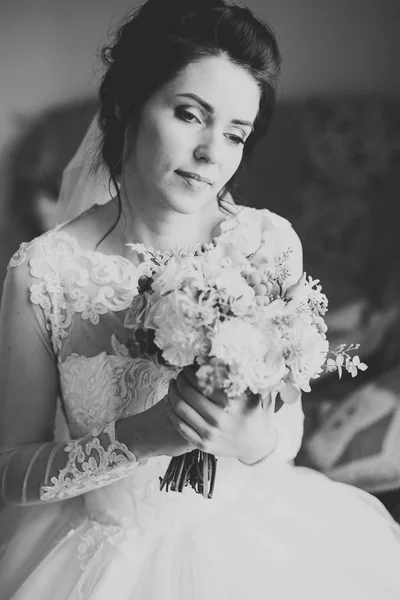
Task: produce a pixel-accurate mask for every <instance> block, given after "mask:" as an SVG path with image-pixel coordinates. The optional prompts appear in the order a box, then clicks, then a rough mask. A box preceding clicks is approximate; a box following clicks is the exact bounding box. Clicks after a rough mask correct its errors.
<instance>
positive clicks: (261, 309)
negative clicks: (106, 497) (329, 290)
mask: <svg viewBox="0 0 400 600" xmlns="http://www.w3.org/2000/svg"><path fill="white" fill-rule="evenodd" d="M133 248H134V249H135V250H137V251H139V252H142V253H144V254H148V255H149V258H150V261H149V264H150V268H149V271H148V275H144V276H142V277H141V278H140V279H139V283H138V291H139V293H138V295H137V296H135V297H134V299H133V301H132V303H131V306H130V308H129V310H128V312H127V315H126V319H125V326H126V327H127V328H129V329H131V330H132V336H131V339H130V340H129V343H128V346H129V349H130V352H131V354H132V355H133V356H137V355H139V354H144V353H145V354H146V353H147V354H150V355H151V354H158V356H159V358H160V360H161V361H163V362H164V364H168V365H172V366H174V367H178V368H183V367H185V366H188V365H195V367H196V375H197V378H198V382H199V385H200V386H201V388H202V390H203V392H204V394H205V395H210V394H212V393H213V392H214V390H217V389H222V390H224V392H225V394H226V396H227V401H228V402H230V403H233V402H235V401H240V399H243V397H244V396H245V395H246V394H255V395H257V396H258V398H259V400H260V402H262V403H264V402H271V401H272V402H274V401H275V399H276V397H277V395H278V394H279V396H280V398H281V400H282V401H283V402H288V403H290V402H294V401H295V400H296V399H297V398H298V397H299V396H300V393H301V391H304V392H307V391H310V381H311V380H312V379H314V378H316V377H318V376H319V375H320V374H321V373H322V372H323V370H326V371H333V370H339V376H340V375H341V372H342V370H343V369H345V370H347V371H348V372H350V373H351V375H352V376H355V375H356V374H357V372H358V369H360V370H364V369H366V368H367V367H366V365H364V364H363V363H361V362H360V359H359V357H358V356H351V355H350V352H352V351H354V350H356V349H357V347H358V345H351V346H349V347H345V346H344V345H343V346H340V347H338V348H337V349H335V350H334V351H329V345H328V341H327V338H326V330H327V327H326V325H325V322H324V320H323V315H324V314H325V312H326V310H327V305H328V301H327V298H326V296H325V295H324V294H323V293H322V291H321V286H320V285H319V282H318V280H317V281H314V280H312V279H311V277H306V275H305V274H304V275H303V276H302V277H301V279H300V280H299V281H297V283H295V284H294V285H286V281H287V280H288V277H289V272H288V267H287V261H288V257H289V252H290V251H287V253H285V254H284V255H283V256H280V257H268V256H266V255H265V253H264V254H263V249H262V247H261V248H260V249H259V250H258V251H257V252H256V253H255V254H253V255H250V256H245V255H244V253H243V252H241V250H240V249H239V248H238V247H236V246H235V245H234V244H232V243H228V242H224V241H223V240H217V241H215V242H213V243H211V244H208V245H202V246H201V247H200V248H198V249H197V250H196V251H195V252H192V253H191V254H190V255H189V256H188V255H183V254H179V253H173V252H167V253H149V252H147V251H146V250H145V249H144V247H143V246H141V245H140V244H136V245H134V246H133ZM215 474H216V459H215V457H214V456H212V455H209V454H207V453H204V452H201V451H200V450H196V451H193V452H190V453H187V454H185V455H182V456H180V457H174V458H172V459H171V462H170V465H169V467H168V469H167V472H166V474H165V476H164V478H162V479H161V489H163V488H164V487H166V489H167V491H168V489H169V488H170V489H171V490H174V491H182V490H183V488H184V486H185V485H187V484H190V485H192V487H193V488H194V489H195V490H196V491H197V492H199V493H201V494H203V496H205V497H209V498H210V497H212V493H213V488H214V482H215Z"/></svg>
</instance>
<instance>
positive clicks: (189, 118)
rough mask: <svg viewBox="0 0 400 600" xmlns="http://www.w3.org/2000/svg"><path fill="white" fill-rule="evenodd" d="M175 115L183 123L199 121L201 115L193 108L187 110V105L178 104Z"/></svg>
mask: <svg viewBox="0 0 400 600" xmlns="http://www.w3.org/2000/svg"><path fill="white" fill-rule="evenodd" d="M175 115H176V116H177V117H178V119H180V120H181V121H185V123H201V116H200V115H198V114H196V111H195V110H194V109H190V110H189V108H188V107H187V106H178V108H177V109H176V110H175Z"/></svg>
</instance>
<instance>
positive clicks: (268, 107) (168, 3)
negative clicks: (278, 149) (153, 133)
mask: <svg viewBox="0 0 400 600" xmlns="http://www.w3.org/2000/svg"><path fill="white" fill-rule="evenodd" d="M219 55H226V56H227V58H228V59H229V60H231V61H232V62H233V63H234V64H236V65H238V66H240V67H242V68H244V69H245V70H246V71H248V72H249V73H250V74H251V75H252V76H253V77H254V79H255V80H256V81H257V83H258V86H259V88H260V92H261V98H260V106H259V112H258V115H257V118H256V121H255V124H254V125H255V126H254V131H253V132H252V133H251V135H250V136H249V138H248V139H247V141H246V144H245V146H244V158H248V157H249V156H250V155H251V153H252V151H253V149H254V146H255V144H256V143H257V141H258V140H259V139H260V137H262V136H263V135H264V134H265V133H266V131H267V129H268V126H269V124H270V122H271V118H272V114H273V110H274V104H275V95H276V84H277V79H278V76H279V72H280V54H279V50H278V46H277V42H276V39H275V36H274V34H273V32H272V31H271V29H270V28H269V27H268V26H267V25H266V24H265V23H263V22H262V21H261V20H259V19H257V18H256V17H255V16H254V15H253V14H252V12H251V11H250V10H249V9H248V8H242V7H239V6H227V5H226V4H225V2H224V0H147V2H145V3H144V4H143V5H142V6H141V7H140V8H137V9H135V10H134V11H132V12H131V13H129V14H128V15H127V17H126V19H125V21H124V22H123V23H122V25H121V26H120V27H119V29H118V30H117V32H116V34H115V38H114V41H113V43H112V44H111V45H108V46H106V47H104V48H103V50H102V52H101V57H102V59H103V62H104V64H105V66H106V67H107V70H106V72H105V74H104V76H103V79H102V82H101V85H100V91H99V98H100V111H99V125H100V130H101V140H100V152H99V159H100V160H102V161H103V162H104V163H105V164H106V166H107V167H108V170H109V172H110V185H111V182H112V183H113V184H114V187H115V189H116V190H117V196H118V201H119V215H118V218H119V216H120V214H121V202H120V197H119V194H118V186H117V178H118V176H119V175H120V173H121V168H122V155H123V149H124V141H125V131H126V128H127V127H128V125H129V124H130V123H131V122H132V121H134V119H135V117H136V118H137V117H138V116H139V115H140V111H141V109H142V107H143V105H144V104H145V103H146V101H147V100H148V99H149V98H150V97H151V96H152V94H153V93H154V92H156V91H157V90H158V89H159V88H160V87H161V86H162V85H164V84H166V83H167V82H168V81H170V80H171V79H173V78H174V77H175V76H176V75H177V74H178V73H179V72H180V71H182V69H184V68H185V67H186V66H187V65H188V64H190V63H192V62H194V61H199V60H201V59H203V58H206V57H210V56H219ZM237 175H238V172H237V173H236V174H235V175H234V176H233V177H232V179H231V180H230V181H229V182H228V183H227V185H226V190H227V191H229V192H231V193H232V192H233V191H234V188H235V183H236V180H237Z"/></svg>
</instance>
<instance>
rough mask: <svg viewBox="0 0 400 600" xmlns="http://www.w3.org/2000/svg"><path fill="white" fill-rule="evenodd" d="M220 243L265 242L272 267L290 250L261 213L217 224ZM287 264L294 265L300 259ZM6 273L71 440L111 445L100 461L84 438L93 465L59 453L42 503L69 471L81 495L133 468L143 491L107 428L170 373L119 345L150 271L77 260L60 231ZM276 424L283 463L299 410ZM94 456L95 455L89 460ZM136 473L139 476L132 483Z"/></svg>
mask: <svg viewBox="0 0 400 600" xmlns="http://www.w3.org/2000/svg"><path fill="white" fill-rule="evenodd" d="M218 235H221V236H222V235H224V236H234V238H235V242H236V243H238V244H241V245H242V247H244V248H246V252H247V253H248V254H250V253H251V252H254V251H256V250H257V248H258V246H259V245H260V241H261V239H262V238H263V239H264V241H265V242H266V243H267V245H269V247H270V250H271V252H273V253H274V255H275V256H276V257H277V259H279V257H280V256H281V255H282V254H283V253H284V252H285V251H287V250H288V248H290V246H291V243H292V242H293V240H295V238H294V236H295V234H294V233H293V230H292V229H291V226H290V224H289V223H288V222H287V221H286V220H284V219H282V218H281V217H278V216H276V215H274V214H272V213H270V212H269V211H266V210H263V211H257V210H255V209H249V208H245V209H242V210H241V211H240V212H239V213H238V215H237V216H235V217H232V218H229V219H227V220H226V221H223V222H222V224H221V225H220V231H219V232H218ZM294 259H295V261H294V262H293V265H295V262H296V260H298V257H297V256H295V257H294ZM300 262H301V257H300ZM293 268H294V269H296V268H297V267H296V266H294V267H293ZM10 269H11V270H15V271H16V272H18V274H19V276H20V277H21V278H22V279H23V280H24V281H25V282H26V281H27V282H28V285H27V286H26V287H27V291H28V293H29V299H28V306H29V307H30V308H29V311H30V313H31V315H30V316H31V319H33V320H34V322H30V325H29V327H31V328H32V327H33V328H37V329H38V330H39V331H38V335H39V336H40V339H41V343H42V345H45V347H46V351H47V354H48V355H51V356H52V357H53V358H52V360H53V361H54V362H55V367H56V373H57V377H56V379H57V381H58V389H59V394H60V396H61V400H62V405H63V408H64V412H65V417H66V421H67V424H68V429H69V435H70V437H71V439H72V440H77V439H80V438H82V439H83V438H84V436H88V435H90V436H100V435H104V433H105V432H106V433H107V434H108V435H109V437H108V443H107V444H106V451H105V454H104V452H103V450H104V448H103V450H102V452H103V454H101V452H100V451H99V448H98V447H97V446H96V443H94V442H93V440H92V438H90V441H89V442H87V441H86V442H85V443H86V444H88V443H89V446H86V448H89V450H90V452H92V455H91V460H89V459H88V457H87V455H86V454H85V452H84V448H85V447H84V446H83V445H82V444H80V445H78V446H77V445H76V444H75V446H74V444H70V445H69V446H67V447H66V448H65V450H66V451H67V452H69V459H70V462H69V463H68V464H67V465H66V467H65V468H64V471H63V472H62V473H63V474H62V477H61V476H60V477H56V478H54V477H53V479H51V481H52V482H53V483H52V485H47V486H43V487H42V499H46V495H47V496H48V497H50V498H51V497H52V493H51V490H52V487H53V489H55V490H56V492H57V494H59V496H58V497H61V496H62V490H63V485H64V482H65V478H67V479H68V478H70V477H71V471H74V473H75V474H76V473H78V475H79V477H80V479H81V490H83V491H85V489H86V488H85V485H86V484H87V482H88V480H90V479H91V483H90V486H89V487H88V488H87V489H88V490H89V489H94V488H96V487H97V486H98V487H103V486H104V483H105V482H106V480H107V477H108V472H109V471H110V465H111V466H113V467H117V468H116V469H114V472H113V474H112V475H111V476H110V480H112V481H114V480H115V479H119V478H121V477H126V476H127V474H128V475H129V473H131V471H132V468H133V467H134V469H133V470H134V472H133V471H132V477H133V478H136V481H141V486H143V484H144V482H143V478H144V479H146V476H145V474H144V473H145V471H146V469H145V467H144V466H139V467H138V466H137V465H136V464H135V460H134V457H133V455H130V453H129V452H128V451H127V448H126V447H122V446H118V442H117V441H116V440H115V436H114V433H113V431H112V430H110V427H112V425H113V424H114V423H115V422H116V421H118V420H120V419H123V418H124V417H127V416H130V415H133V414H135V413H139V412H141V411H144V410H146V409H147V408H149V407H150V406H152V405H153V404H154V403H156V402H158V401H159V400H160V399H161V398H162V397H163V396H164V395H165V393H166V391H167V388H168V384H169V381H170V380H171V378H173V377H174V376H176V373H177V371H176V370H175V369H173V368H169V367H166V366H163V365H160V364H158V363H157V362H156V360H155V359H153V358H150V357H142V358H135V359H134V358H132V357H130V356H129V354H128V351H127V348H126V346H125V343H124V342H126V340H127V337H128V335H129V331H128V330H126V329H125V328H124V317H125V313H126V310H127V308H128V306H129V305H130V303H131V300H132V298H133V297H134V295H135V294H136V293H137V283H138V279H139V277H140V276H141V275H142V274H143V273H146V272H147V269H148V264H146V262H143V263H141V264H140V265H138V266H135V265H133V264H132V263H131V262H130V261H129V260H127V259H125V258H123V257H120V256H115V255H106V254H103V253H102V252H97V251H87V250H84V249H83V248H82V247H81V246H80V244H79V242H78V240H77V239H75V238H74V237H73V236H72V235H70V234H69V233H68V232H67V231H65V230H64V229H63V228H62V227H61V226H59V227H56V228H55V229H54V230H52V231H50V232H48V233H46V234H44V235H42V236H40V237H39V238H37V239H35V240H33V241H32V242H30V243H25V244H22V245H21V247H20V249H19V251H18V252H17V253H16V254H15V255H14V257H13V258H12V260H11V261H10ZM298 276H299V273H298V272H293V278H294V279H297V278H298ZM25 311H27V309H26V308H25ZM275 418H276V425H277V427H278V430H279V432H280V441H279V445H278V448H277V450H276V451H275V455H276V456H278V457H281V459H283V460H290V459H292V458H293V457H294V456H295V454H296V453H297V451H298V449H299V446H300V442H301V436H302V420H303V415H302V411H301V406H300V404H297V405H295V406H285V407H284V408H283V409H281V411H279V413H277V415H276V417H275ZM93 443H94V446H93ZM93 451H94V452H99V454H96V457H95V458H94V456H93ZM90 452H89V453H90ZM92 459H93V460H92ZM79 460H80V461H81V463H83V465H84V469H86V465H89V466H88V467H87V469H86V472H85V474H84V476H81V475H80V473H81V468H80V467H77V462H79ZM152 460H153V459H151V460H150V461H148V462H149V463H151V462H152ZM71 461H72V462H71ZM93 461H94V462H93ZM153 462H154V461H153ZM155 462H157V461H155ZM154 464H155V463H154ZM99 467H101V468H102V473H101V476H100V477H99V479H98V481H96V477H95V476H94V475H95V472H96V469H97V468H99ZM138 468H139V469H142V470H144V471H143V473H141V474H140V476H139V475H138ZM146 468H147V470H148V472H149V473H151V478H152V479H153V483H152V485H154V481H155V484H157V477H156V478H155V480H154V472H153V468H152V467H151V466H150V467H149V466H147V467H146ZM161 474H162V473H158V475H161ZM149 479H150V475H149ZM60 481H61V484H60ZM135 487H136V486H135ZM131 488H132V489H133V487H132V486H131ZM141 493H142V492H141Z"/></svg>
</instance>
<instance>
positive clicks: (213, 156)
mask: <svg viewBox="0 0 400 600" xmlns="http://www.w3.org/2000/svg"><path fill="white" fill-rule="evenodd" d="M194 156H195V158H196V160H199V161H202V162H205V163H207V164H217V163H218V162H220V160H221V157H222V136H220V135H218V134H217V133H216V132H211V131H209V132H207V133H206V134H205V135H204V136H202V139H201V140H199V142H198V145H197V146H196V148H195V150H194Z"/></svg>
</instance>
